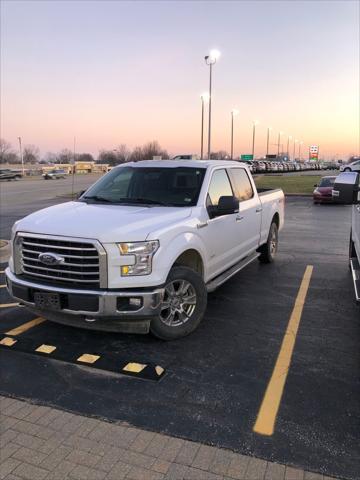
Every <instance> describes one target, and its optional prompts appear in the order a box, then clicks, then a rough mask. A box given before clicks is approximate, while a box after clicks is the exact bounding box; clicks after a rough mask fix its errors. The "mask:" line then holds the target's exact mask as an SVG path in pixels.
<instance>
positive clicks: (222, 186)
mask: <svg viewBox="0 0 360 480" xmlns="http://www.w3.org/2000/svg"><path fill="white" fill-rule="evenodd" d="M232 195H233V191H232V189H231V185H230V181H229V177H228V176H227V173H226V171H225V170H215V172H214V173H213V176H212V177H211V181H210V185H209V191H208V195H207V199H206V206H208V207H209V206H213V207H216V206H217V205H218V204H219V198H220V197H224V196H225V197H227V196H232Z"/></svg>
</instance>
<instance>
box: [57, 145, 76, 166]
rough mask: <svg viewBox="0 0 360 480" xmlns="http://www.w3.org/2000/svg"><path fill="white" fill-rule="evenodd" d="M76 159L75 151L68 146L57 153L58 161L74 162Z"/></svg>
mask: <svg viewBox="0 0 360 480" xmlns="http://www.w3.org/2000/svg"><path fill="white" fill-rule="evenodd" d="M73 161H74V153H73V152H72V151H71V150H69V149H68V148H64V149H63V150H61V151H60V152H59V153H58V154H57V162H56V163H72V162H73Z"/></svg>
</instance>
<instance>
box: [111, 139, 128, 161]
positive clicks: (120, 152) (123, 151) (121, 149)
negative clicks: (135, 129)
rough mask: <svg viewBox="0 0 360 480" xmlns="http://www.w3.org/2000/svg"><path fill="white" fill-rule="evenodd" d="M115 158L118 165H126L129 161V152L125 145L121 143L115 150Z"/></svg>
mask: <svg viewBox="0 0 360 480" xmlns="http://www.w3.org/2000/svg"><path fill="white" fill-rule="evenodd" d="M115 153H116V158H117V160H118V163H126V162H128V161H129V158H130V155H131V152H130V150H129V149H128V148H127V146H126V145H125V143H121V144H120V145H119V146H118V147H117V148H116V149H115Z"/></svg>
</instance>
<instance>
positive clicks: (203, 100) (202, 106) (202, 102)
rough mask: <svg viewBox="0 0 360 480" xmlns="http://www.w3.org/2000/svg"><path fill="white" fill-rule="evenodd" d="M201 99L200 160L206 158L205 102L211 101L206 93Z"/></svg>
mask: <svg viewBox="0 0 360 480" xmlns="http://www.w3.org/2000/svg"><path fill="white" fill-rule="evenodd" d="M200 98H201V141H200V143H201V154H200V159H201V160H202V159H203V158H204V113H205V102H208V101H209V94H208V92H204V93H203V94H201V95H200Z"/></svg>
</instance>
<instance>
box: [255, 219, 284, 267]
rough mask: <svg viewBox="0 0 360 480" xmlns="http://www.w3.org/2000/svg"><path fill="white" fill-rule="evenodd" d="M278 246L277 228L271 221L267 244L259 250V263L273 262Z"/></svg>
mask: <svg viewBox="0 0 360 480" xmlns="http://www.w3.org/2000/svg"><path fill="white" fill-rule="evenodd" d="M278 244H279V231H278V226H277V225H276V223H275V222H274V221H273V222H272V223H271V225H270V230H269V235H268V239H267V242H266V243H265V244H264V245H262V246H261V247H260V248H259V252H260V256H259V262H261V263H272V262H273V261H274V260H275V256H276V252H277V249H278Z"/></svg>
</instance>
